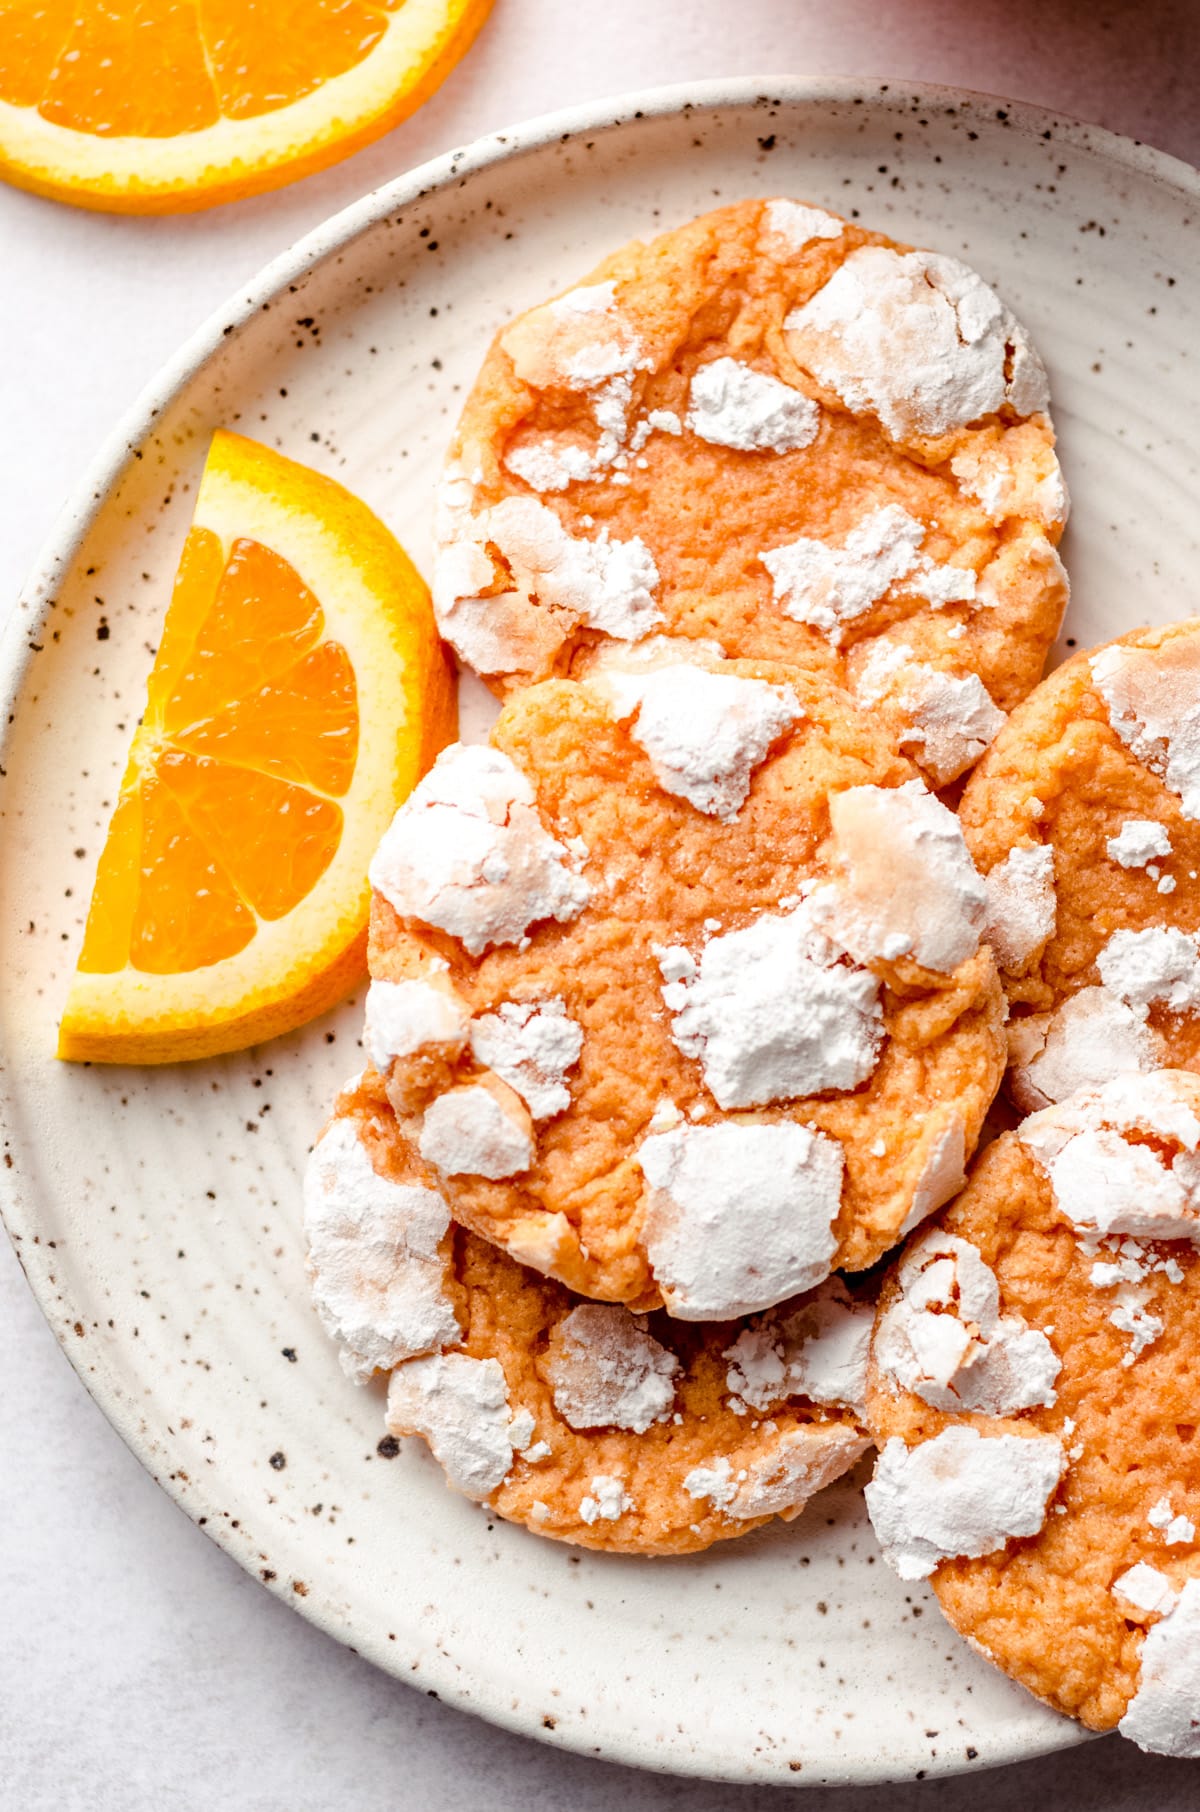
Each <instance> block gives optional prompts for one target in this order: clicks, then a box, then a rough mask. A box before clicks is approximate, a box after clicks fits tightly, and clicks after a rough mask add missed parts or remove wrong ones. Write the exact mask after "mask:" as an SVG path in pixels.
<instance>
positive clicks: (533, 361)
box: [500, 280, 645, 390]
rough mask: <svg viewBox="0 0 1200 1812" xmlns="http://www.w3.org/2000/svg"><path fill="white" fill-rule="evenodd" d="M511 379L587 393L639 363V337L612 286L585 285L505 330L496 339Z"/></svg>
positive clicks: (641, 356) (641, 359)
mask: <svg viewBox="0 0 1200 1812" xmlns="http://www.w3.org/2000/svg"><path fill="white" fill-rule="evenodd" d="M500 343H501V345H502V346H503V348H504V350H505V352H506V353H507V354H508V356H509V358H510V359H511V360H512V364H513V369H514V370H515V372H516V374H517V376H518V377H519V378H521V379H522V380H523V381H524V382H525V383H527V384H533V385H536V386H538V387H545V388H549V389H554V388H562V387H565V388H567V389H571V390H592V389H595V388H596V387H597V386H598V385H602V384H606V383H608V382H610V381H611V380H612V379H613V378H617V377H628V376H629V375H630V374H631V373H632V372H634V371H636V370H637V369H638V367H639V366H640V365H642V364H643V363H644V362H645V349H644V347H643V345H642V340H641V336H640V335H639V334H638V332H637V331H636V329H635V328H634V326H633V325H632V323H631V322H630V321H629V319H628V318H627V317H626V316H625V315H624V314H622V312H621V309H620V305H619V303H618V301H617V294H616V284H615V282H613V281H611V280H610V281H607V282H604V283H587V284H582V285H580V286H579V287H578V288H577V289H572V290H568V291H567V292H566V294H565V295H562V296H556V297H555V298H554V300H553V301H551V302H546V303H543V304H542V306H541V307H540V308H533V309H530V310H529V312H528V313H527V314H525V315H522V316H521V317H520V318H519V319H518V320H516V321H514V322H513V323H512V325H511V326H509V327H507V328H505V330H504V332H503V334H502V335H501V340H500Z"/></svg>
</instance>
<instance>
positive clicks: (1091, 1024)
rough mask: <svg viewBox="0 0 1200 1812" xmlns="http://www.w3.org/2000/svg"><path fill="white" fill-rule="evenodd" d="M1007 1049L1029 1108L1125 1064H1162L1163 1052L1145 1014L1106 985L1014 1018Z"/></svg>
mask: <svg viewBox="0 0 1200 1812" xmlns="http://www.w3.org/2000/svg"><path fill="white" fill-rule="evenodd" d="M1009 1054H1010V1058H1011V1060H1012V1068H1011V1069H1010V1071H1009V1086H1010V1088H1011V1090H1012V1094H1013V1099H1014V1100H1015V1101H1016V1103H1017V1106H1018V1107H1021V1108H1023V1109H1025V1111H1026V1112H1029V1113H1033V1112H1036V1111H1037V1110H1038V1109H1039V1108H1043V1107H1048V1106H1050V1105H1051V1104H1052V1103H1054V1102H1056V1101H1065V1100H1066V1099H1067V1097H1068V1096H1069V1095H1073V1094H1075V1092H1076V1091H1077V1090H1078V1089H1089V1088H1100V1087H1102V1086H1103V1084H1104V1083H1105V1082H1107V1081H1108V1080H1109V1078H1110V1077H1111V1076H1114V1075H1118V1074H1120V1073H1121V1072H1122V1071H1124V1070H1133V1071H1138V1072H1141V1073H1145V1072H1147V1071H1150V1070H1154V1069H1159V1068H1161V1067H1162V1058H1163V1052H1162V1050H1161V1047H1160V1045H1159V1041H1158V1039H1157V1037H1156V1036H1155V1034H1154V1033H1153V1032H1152V1031H1151V1030H1150V1028H1149V1027H1148V1026H1147V1025H1146V1024H1145V1019H1144V1016H1143V1015H1142V1014H1140V1013H1135V1012H1134V1011H1133V1010H1132V1008H1130V1007H1128V1006H1126V1004H1125V1002H1124V1001H1122V1000H1121V999H1119V998H1118V996H1117V995H1115V994H1113V993H1112V992H1111V991H1110V990H1109V989H1108V988H1081V989H1080V991H1079V993H1078V994H1072V995H1070V996H1069V998H1068V999H1066V1000H1064V1001H1063V1003H1062V1005H1061V1006H1059V1007H1056V1008H1055V1010H1054V1012H1053V1013H1052V1014H1050V1015H1049V1016H1047V1015H1045V1014H1036V1015H1031V1016H1029V1017H1028V1018H1025V1019H1017V1020H1014V1021H1013V1022H1012V1027H1011V1030H1010V1035H1009Z"/></svg>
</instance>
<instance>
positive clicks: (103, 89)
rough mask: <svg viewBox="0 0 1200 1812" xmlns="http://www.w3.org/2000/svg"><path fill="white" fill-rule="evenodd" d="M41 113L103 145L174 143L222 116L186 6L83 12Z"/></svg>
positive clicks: (144, 4)
mask: <svg viewBox="0 0 1200 1812" xmlns="http://www.w3.org/2000/svg"><path fill="white" fill-rule="evenodd" d="M75 14H76V24H75V26H74V29H73V30H72V31H71V34H70V36H69V37H68V39H67V42H66V44H65V46H64V47H63V50H62V52H61V54H60V55H59V56H58V57H57V59H56V60H55V64H54V68H53V69H52V70H51V72H50V76H49V79H48V81H47V83H46V88H45V92H44V94H43V96H42V99H41V102H40V105H39V107H38V112H39V113H40V114H41V115H42V116H43V118H45V119H47V120H50V121H51V122H53V124H55V125H58V126H68V127H70V128H71V130H72V131H75V132H90V133H94V134H95V135H96V136H97V137H98V138H115V137H118V136H122V135H132V136H134V137H137V138H174V137H176V136H177V135H178V134H179V133H181V132H199V131H200V130H201V129H202V128H203V127H205V126H212V125H215V124H216V121H217V119H218V118H219V117H220V116H219V114H218V112H217V103H216V97H215V96H214V94H213V86H212V78H211V77H210V76H209V73H208V66H207V64H206V62H205V58H204V46H203V45H202V44H201V42H200V29H199V26H198V24H197V22H196V9H195V6H194V5H189V4H187V3H186V0H124V3H123V4H113V3H112V0H110V4H108V5H103V4H100V3H99V0H90V4H89V3H86V0H85V3H83V4H80V5H77V6H76V8H75Z"/></svg>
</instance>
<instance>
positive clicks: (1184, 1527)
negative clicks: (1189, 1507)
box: [1146, 1497, 1196, 1548]
mask: <svg viewBox="0 0 1200 1812" xmlns="http://www.w3.org/2000/svg"><path fill="white" fill-rule="evenodd" d="M1146 1521H1147V1522H1148V1523H1149V1524H1150V1527H1151V1528H1152V1529H1157V1530H1158V1532H1159V1534H1160V1535H1161V1536H1162V1538H1163V1541H1164V1542H1165V1543H1166V1545H1167V1547H1168V1548H1172V1547H1179V1546H1182V1545H1183V1544H1185V1543H1188V1542H1193V1541H1195V1539H1196V1525H1195V1523H1194V1522H1193V1521H1192V1519H1191V1518H1190V1517H1189V1516H1183V1515H1182V1514H1179V1515H1177V1514H1176V1511H1175V1508H1174V1505H1173V1504H1172V1503H1171V1500H1170V1498H1169V1497H1160V1498H1159V1500H1158V1502H1157V1503H1156V1504H1153V1505H1151V1508H1150V1514H1149V1516H1148V1517H1147V1518H1146Z"/></svg>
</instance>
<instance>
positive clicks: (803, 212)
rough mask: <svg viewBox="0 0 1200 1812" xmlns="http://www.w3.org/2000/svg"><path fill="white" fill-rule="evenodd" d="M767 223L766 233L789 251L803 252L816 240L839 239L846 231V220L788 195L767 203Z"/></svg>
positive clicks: (779, 196)
mask: <svg viewBox="0 0 1200 1812" xmlns="http://www.w3.org/2000/svg"><path fill="white" fill-rule="evenodd" d="M766 224H767V231H768V232H769V233H774V234H776V235H777V236H778V237H779V238H780V239H782V240H783V241H784V243H785V244H786V246H787V249H788V250H789V251H790V252H802V251H803V250H804V248H805V246H806V245H811V244H812V242H813V240H814V239H840V238H841V236H842V234H843V233H844V232H845V230H846V223H845V221H844V220H839V219H838V218H837V216H836V215H834V214H827V213H826V212H825V210H824V208H810V207H807V206H806V205H805V203H804V202H802V201H790V200H789V199H788V198H787V196H785V195H778V196H776V197H775V199H774V200H773V201H769V202H768V203H767V206H766Z"/></svg>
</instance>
